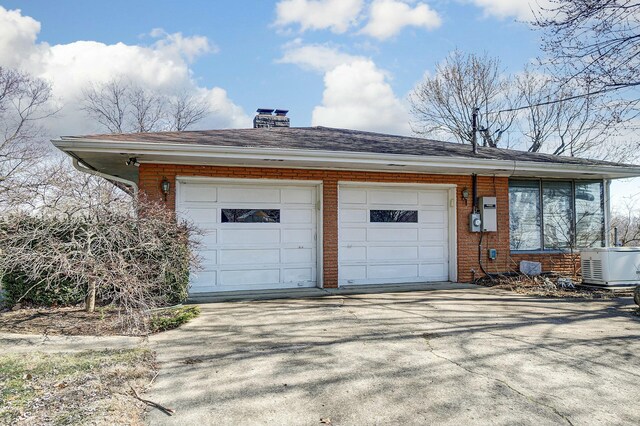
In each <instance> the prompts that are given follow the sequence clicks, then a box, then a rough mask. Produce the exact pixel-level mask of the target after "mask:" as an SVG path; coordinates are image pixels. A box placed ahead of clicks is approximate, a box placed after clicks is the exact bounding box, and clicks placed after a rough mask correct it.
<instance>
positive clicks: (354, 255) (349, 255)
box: [338, 246, 367, 260]
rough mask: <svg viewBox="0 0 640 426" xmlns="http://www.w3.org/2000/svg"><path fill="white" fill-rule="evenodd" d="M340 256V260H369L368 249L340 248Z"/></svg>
mask: <svg viewBox="0 0 640 426" xmlns="http://www.w3.org/2000/svg"><path fill="white" fill-rule="evenodd" d="M338 255H339V258H340V260H367V248H366V247H354V246H340V248H339V249H338Z"/></svg>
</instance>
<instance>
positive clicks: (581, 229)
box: [509, 180, 604, 251]
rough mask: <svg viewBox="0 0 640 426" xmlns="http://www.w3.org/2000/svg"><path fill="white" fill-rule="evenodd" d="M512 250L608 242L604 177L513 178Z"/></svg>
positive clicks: (585, 245)
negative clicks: (572, 178)
mask: <svg viewBox="0 0 640 426" xmlns="http://www.w3.org/2000/svg"><path fill="white" fill-rule="evenodd" d="M509 224H510V225H509V229H510V236H511V250H513V251H540V250H549V251H553V250H567V249H570V248H571V247H574V248H582V247H599V246H602V245H603V244H604V202H603V185H602V182H601V181H552V180H511V181H509Z"/></svg>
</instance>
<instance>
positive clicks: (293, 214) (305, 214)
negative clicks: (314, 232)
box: [280, 209, 315, 224]
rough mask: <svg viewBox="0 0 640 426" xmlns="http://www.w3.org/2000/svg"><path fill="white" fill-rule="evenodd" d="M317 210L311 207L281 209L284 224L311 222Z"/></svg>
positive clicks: (281, 221) (281, 219) (281, 218)
mask: <svg viewBox="0 0 640 426" xmlns="http://www.w3.org/2000/svg"><path fill="white" fill-rule="evenodd" d="M314 216H315V211H314V210H310V209H284V210H281V211H280V223H282V224H299V223H301V224H311V223H313V217H314Z"/></svg>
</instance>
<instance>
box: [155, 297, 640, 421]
mask: <svg viewBox="0 0 640 426" xmlns="http://www.w3.org/2000/svg"><path fill="white" fill-rule="evenodd" d="M632 303H633V302H632V300H631V299H630V298H625V299H613V300H608V301H602V300H596V301H584V300H580V301H570V300H558V299H544V298H535V297H526V296H519V295H515V294H511V293H506V292H496V291H495V290H489V289H484V288H468V289H458V290H433V291H421V292H409V293H387V294H369V295H356V296H331V297H324V298H307V299H283V300H270V301H240V302H225V303H213V304H207V305H202V312H203V313H202V315H201V317H199V318H198V319H197V320H195V321H193V322H192V323H190V324H188V325H186V326H185V327H183V328H180V329H178V330H174V331H171V332H167V333H162V334H160V335H158V336H155V337H153V338H152V339H151V345H152V347H153V348H154V349H156V350H157V351H158V356H159V361H160V363H161V373H160V375H159V376H158V378H157V379H156V382H155V385H154V387H153V389H152V391H151V392H150V393H149V394H148V396H147V397H148V398H149V399H151V400H154V401H156V402H159V403H161V404H163V405H166V406H169V407H172V408H174V409H176V414H175V415H174V416H173V417H167V416H166V415H164V414H162V413H160V412H158V411H152V412H151V413H150V418H149V422H150V424H153V425H157V424H175V425H178V424H180V425H184V424H193V425H208V424H215V425H243V424H269V425H289V424H291V425H321V424H322V423H321V422H320V421H321V419H323V421H325V422H328V421H330V422H331V424H333V425H373V424H531V425H534V424H535V425H544V424H574V425H581V424H585V425H586V424H589V425H592V424H607V425H611V424H619V425H622V424H640V400H639V399H638V398H639V396H640V317H638V316H634V315H633V314H632V313H631V304H632Z"/></svg>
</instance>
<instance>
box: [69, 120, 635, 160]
mask: <svg viewBox="0 0 640 426" xmlns="http://www.w3.org/2000/svg"><path fill="white" fill-rule="evenodd" d="M63 139H65V140H73V139H82V140H103V141H114V142H147V143H158V144H184V145H205V146H219V147H246V148H272V149H302V150H310V151H337V152H341V151H343V152H361V153H372V154H376V153H377V154H399V155H418V156H427V157H450V158H460V159H465V158H469V159H472V158H473V159H487V160H512V161H513V160H517V161H527V162H537V163H550V164H572V165H585V166H598V165H601V166H605V165H606V166H616V167H622V168H625V167H637V166H633V165H628V164H621V163H613V162H608V161H599V160H588V159H582V158H576V157H564V156H556V155H551V154H541V153H530V152H525V151H516V150H511V149H500V148H488V147H480V148H479V149H478V153H477V154H474V153H473V151H472V148H471V146H470V145H466V144H460V143H452V142H442V141H436V140H430V139H424V138H416V137H407V136H394V135H386V134H381V133H372V132H363V131H358V130H346V129H335V128H328V127H289V128H259V129H227V130H195V131H184V132H156V133H126V134H125V133H123V134H104V135H87V136H69V137H64V138H63Z"/></svg>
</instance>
